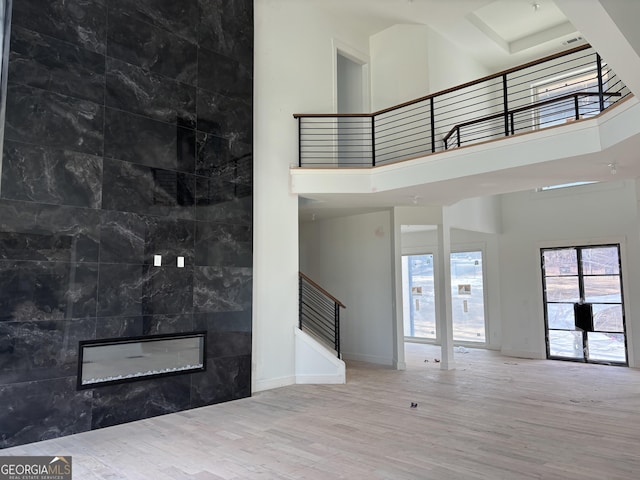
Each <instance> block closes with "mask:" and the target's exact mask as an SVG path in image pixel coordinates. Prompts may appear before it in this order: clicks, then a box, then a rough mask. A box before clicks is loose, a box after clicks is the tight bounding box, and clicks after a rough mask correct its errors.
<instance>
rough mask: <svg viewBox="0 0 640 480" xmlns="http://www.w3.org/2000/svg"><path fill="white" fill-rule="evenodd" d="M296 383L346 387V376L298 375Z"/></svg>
mask: <svg viewBox="0 0 640 480" xmlns="http://www.w3.org/2000/svg"><path fill="white" fill-rule="evenodd" d="M296 383H297V384H300V385H305V384H306V385H314V384H317V385H322V384H325V385H344V384H345V377H344V375H296Z"/></svg>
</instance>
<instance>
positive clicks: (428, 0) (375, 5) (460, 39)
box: [322, 0, 579, 71]
mask: <svg viewBox="0 0 640 480" xmlns="http://www.w3.org/2000/svg"><path fill="white" fill-rule="evenodd" d="M322 6H323V7H324V8H325V9H326V10H327V11H329V12H330V13H331V14H332V15H334V16H336V17H342V18H348V19H349V21H352V22H353V23H354V25H359V26H360V28H363V29H364V31H365V33H368V34H369V35H372V34H374V33H377V32H379V31H381V30H384V29H386V28H388V27H390V26H392V25H395V24H424V25H428V26H429V27H431V28H432V29H434V30H435V31H437V32H438V33H439V34H440V35H442V36H444V37H445V38H447V39H448V40H449V41H451V42H453V43H455V44H456V45H458V46H459V47H460V48H461V49H462V50H465V51H467V52H468V53H469V54H470V55H471V56H473V57H474V58H476V59H477V60H478V61H479V62H480V63H482V64H484V65H485V66H487V67H488V68H489V69H490V70H493V71H498V70H502V69H504V68H508V67H511V66H514V65H517V64H520V63H524V62H527V61H529V60H532V59H535V58H540V57H542V56H544V55H546V54H550V53H555V52H557V51H561V50H564V49H566V48H567V45H566V42H567V41H570V40H573V39H575V38H576V37H578V36H579V33H578V32H577V31H576V29H575V28H574V27H573V26H572V25H571V23H570V22H569V21H568V19H567V18H566V17H565V16H564V14H563V13H562V12H561V11H560V9H558V7H557V6H556V5H555V3H554V2H553V1H552V0H535V1H534V0H493V1H492V0H323V1H322ZM577 44H578V43H575V45H577Z"/></svg>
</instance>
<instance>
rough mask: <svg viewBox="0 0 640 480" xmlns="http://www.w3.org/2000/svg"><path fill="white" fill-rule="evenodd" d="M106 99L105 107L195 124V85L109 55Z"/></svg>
mask: <svg viewBox="0 0 640 480" xmlns="http://www.w3.org/2000/svg"><path fill="white" fill-rule="evenodd" d="M105 100H106V105H107V106H108V107H112V108H116V109H119V110H126V111H128V112H132V113H137V114H140V115H144V116H146V117H149V118H153V119H155V120H159V121H162V122H167V123H172V124H175V125H179V126H182V127H188V128H194V127H195V122H196V89H195V87H192V86H189V85H187V84H184V83H180V82H177V81H175V80H172V79H170V78H167V77H164V76H162V75H158V74H155V73H151V72H148V71H146V70H144V69H143V68H140V67H137V66H134V65H131V64H129V63H125V62H122V61H120V60H116V59H114V58H110V57H107V85H106V98H105Z"/></svg>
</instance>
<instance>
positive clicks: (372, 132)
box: [371, 115, 376, 167]
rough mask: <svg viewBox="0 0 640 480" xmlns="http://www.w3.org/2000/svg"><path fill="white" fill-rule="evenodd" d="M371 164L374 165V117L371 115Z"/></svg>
mask: <svg viewBox="0 0 640 480" xmlns="http://www.w3.org/2000/svg"><path fill="white" fill-rule="evenodd" d="M371 166H372V167H375V166H376V117H375V116H374V115H371Z"/></svg>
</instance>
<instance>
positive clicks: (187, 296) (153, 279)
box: [142, 266, 193, 315]
mask: <svg viewBox="0 0 640 480" xmlns="http://www.w3.org/2000/svg"><path fill="white" fill-rule="evenodd" d="M142 295H143V297H142V311H143V313H144V314H145V315H158V314H166V313H173V314H177V313H191V312H193V267H185V268H177V267H174V266H167V267H153V266H145V276H144V285H143V290H142Z"/></svg>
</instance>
